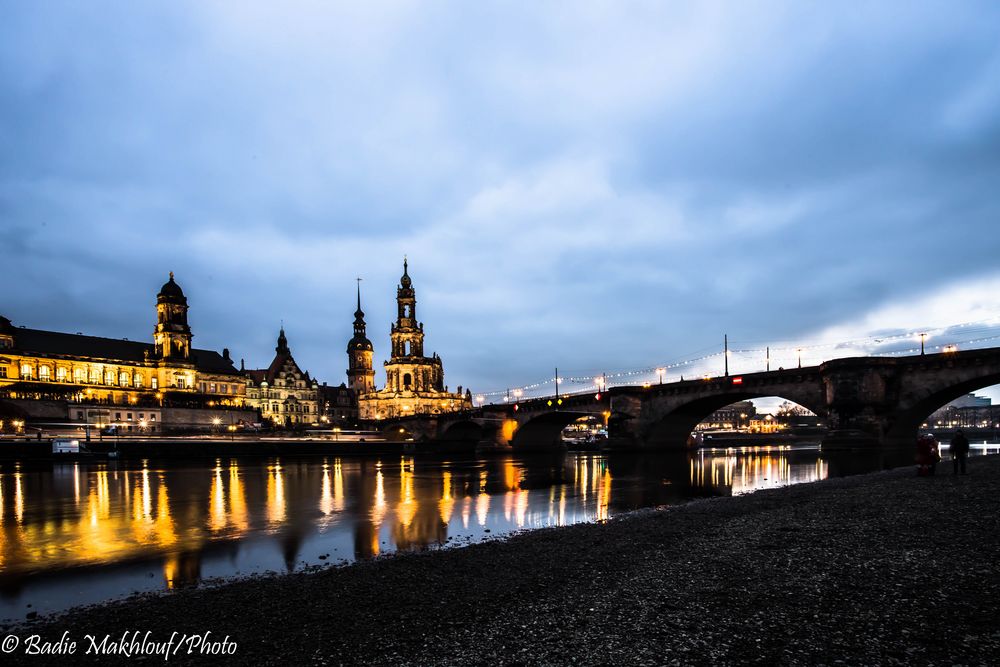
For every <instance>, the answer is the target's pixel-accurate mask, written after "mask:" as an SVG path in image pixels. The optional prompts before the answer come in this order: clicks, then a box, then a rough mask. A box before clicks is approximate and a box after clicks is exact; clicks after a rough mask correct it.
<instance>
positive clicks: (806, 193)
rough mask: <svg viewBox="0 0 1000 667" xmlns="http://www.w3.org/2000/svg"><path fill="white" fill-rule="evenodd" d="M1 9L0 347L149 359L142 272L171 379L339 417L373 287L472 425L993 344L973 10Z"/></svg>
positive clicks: (988, 152) (993, 9) (992, 248)
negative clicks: (716, 374)
mask: <svg viewBox="0 0 1000 667" xmlns="http://www.w3.org/2000/svg"><path fill="white" fill-rule="evenodd" d="M0 8H2V10H0V11H2V20H0V247H2V248H3V260H2V262H0V280H2V291H0V314H3V315H4V316H6V317H9V318H10V319H12V320H13V321H14V323H15V324H18V325H25V326H29V327H35V328H51V329H57V330H64V331H83V332H86V333H90V334H94V335H104V336H111V337H129V338H131V339H133V340H135V339H142V340H145V339H150V338H151V331H152V327H153V324H154V312H153V303H154V296H155V293H156V291H157V289H158V288H159V286H160V285H161V284H162V283H163V282H164V280H165V279H166V276H167V272H168V271H174V272H175V273H176V275H177V280H178V282H179V283H180V284H181V286H182V287H183V288H184V290H185V292H186V294H187V295H188V298H189V302H190V305H191V322H192V326H193V328H194V334H195V343H196V345H198V346H200V347H209V348H214V349H221V348H222V347H224V346H226V347H229V348H230V349H231V350H232V353H233V355H234V356H235V357H236V358H241V357H243V358H246V360H247V364H248V366H255V367H256V366H263V365H265V364H267V363H268V362H269V361H270V358H271V356H272V355H273V347H274V338H275V337H276V335H277V329H278V326H279V322H280V321H281V320H283V321H284V323H285V328H286V331H287V333H288V337H289V342H290V344H291V347H292V351H293V353H294V354H295V356H296V359H297V360H298V361H299V362H300V365H302V366H303V367H304V368H307V369H308V370H310V371H311V372H312V373H313V374H314V375H316V376H318V377H319V378H320V379H321V380H324V381H327V382H330V383H340V382H342V381H344V379H345V376H344V369H345V368H346V363H347V359H346V354H345V347H346V341H347V339H348V338H349V337H350V335H351V321H352V313H353V310H354V298H355V296H354V286H355V283H354V278H355V276H359V275H360V276H361V277H363V278H364V282H363V283H362V291H363V298H364V304H363V305H364V309H365V311H366V313H367V319H368V324H369V337H370V338H371V339H372V341H373V342H374V344H375V350H376V360H379V359H384V358H387V356H388V334H389V323H390V321H391V320H392V319H393V317H394V312H395V310H394V309H395V304H394V303H393V299H394V297H395V287H396V283H397V281H398V277H399V274H400V272H401V263H402V258H403V255H404V253H405V254H407V255H408V256H409V258H410V268H411V275H412V277H413V280H414V287H415V288H416V290H417V299H418V304H419V305H418V314H419V316H420V319H421V320H422V321H423V322H424V323H425V327H426V333H427V343H426V344H427V350H428V352H430V351H432V350H436V351H437V352H438V353H440V354H441V355H442V357H443V359H444V363H445V373H446V381H447V382H448V384H449V385H450V386H452V387H454V386H455V385H458V384H462V385H465V386H470V385H471V386H472V387H473V390H474V391H487V390H492V389H501V388H504V387H507V386H517V385H521V384H526V383H529V382H534V381H537V380H539V379H542V378H545V377H550V376H551V373H552V371H551V369H552V368H553V367H554V366H557V365H558V366H559V367H560V372H561V373H562V372H563V369H565V372H566V373H568V374H571V375H572V374H578V375H581V376H582V375H586V374H588V373H597V372H600V371H602V370H604V371H608V372H611V371H615V370H624V369H634V368H646V367H655V366H660V365H664V364H667V363H669V362H671V361H676V360H679V359H684V358H689V357H697V356H700V355H702V354H704V353H705V351H706V350H707V348H709V347H713V348H714V349H717V348H718V347H719V346H720V345H721V341H722V336H723V334H724V333H728V334H729V336H730V338H731V339H732V340H734V341H735V347H737V348H741V349H742V348H746V349H755V350H756V349H759V348H761V347H763V346H765V345H768V344H771V343H773V344H774V346H775V347H776V348H782V347H783V348H786V349H792V348H794V347H795V346H797V345H800V344H807V343H808V344H819V343H824V344H825V343H831V342H837V341H839V340H849V339H853V338H858V337H866V336H869V335H883V336H890V335H891V334H892V333H905V332H912V331H918V330H922V329H925V328H933V327H941V328H942V329H941V330H936V333H935V338H934V339H932V341H931V342H932V343H934V344H943V343H944V342H952V340H966V339H972V338H974V337H988V335H990V334H991V333H997V331H998V329H1000V326H993V327H990V326H986V325H983V326H979V327H973V329H974V330H975V335H971V334H970V335H966V333H965V332H963V330H955V329H944V327H946V325H951V324H957V323H961V322H969V321H981V320H986V319H989V318H995V317H996V316H997V315H998V314H1000V290H998V286H1000V265H998V263H997V260H996V257H997V254H998V251H1000V234H998V232H997V228H998V221H1000V199H998V196H997V192H998V191H1000V5H998V4H997V3H995V2H912V1H907V2H896V3H889V2H884V3H868V2H855V3H847V4H845V3H795V2H787V3H786V2H739V3H736V2H720V3H713V2H701V3H694V2H690V3H681V2H648V3H647V2H607V3H583V2H565V3H562V2H552V3H520V4H511V3H486V2H476V3H462V2H455V3H447V2H442V3H435V2H392V3H377V2H364V3H351V4H350V5H348V4H346V3H344V4H338V3H328V2H319V1H317V2H283V3H263V2H261V3H244V2H239V3H237V2H232V3H211V2H190V3H186V2H146V3H134V2H119V3H115V2H88V3H69V2H67V3H58V2H46V3H27V2H0ZM994 325H1000V322H998V321H996V320H995V319H994ZM984 332H985V333H984ZM980 334H982V335H980ZM963 336H964V338H963ZM983 344H990V345H995V344H997V343H996V342H987V343H983ZM879 345H880V344H874V343H873V344H872V345H867V344H865V345H859V346H853V347H849V348H848V347H841V348H835V347H832V346H828V347H817V348H811V347H810V348H809V351H808V352H807V355H808V357H807V359H806V361H807V362H812V361H819V360H821V359H823V358H829V357H830V356H839V355H840V354H845V353H854V352H858V353H865V352H867V351H885V348H884V347H879ZM881 345H884V344H881ZM907 345H912V340H911V341H908V342H907ZM873 346H874V347H873ZM855 348H856V349H855ZM714 349H713V350H708V351H714ZM784 354H792V353H791V352H785V353H784ZM376 363H377V362H376ZM710 363H715V362H710ZM734 363H739V364H743V366H744V367H745V368H746V369H747V370H750V369H751V368H752V367H754V366H755V365H756V366H759V365H760V363H761V360H760V355H759V354H758V353H756V352H754V353H747V354H746V355H744V356H742V357H737V359H736V360H734ZM737 370H739V369H737ZM695 371H697V372H702V369H701V368H698V369H695V368H694V367H692V369H691V372H692V373H693V372H695ZM672 372H673V371H672ZM377 381H378V382H379V383H380V384H381V383H382V382H383V381H384V376H381V375H379V376H377Z"/></svg>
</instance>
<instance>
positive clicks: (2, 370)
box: [0, 366, 7, 378]
mask: <svg viewBox="0 0 1000 667" xmlns="http://www.w3.org/2000/svg"><path fill="white" fill-rule="evenodd" d="M5 377H7V367H6V366H0V378H5Z"/></svg>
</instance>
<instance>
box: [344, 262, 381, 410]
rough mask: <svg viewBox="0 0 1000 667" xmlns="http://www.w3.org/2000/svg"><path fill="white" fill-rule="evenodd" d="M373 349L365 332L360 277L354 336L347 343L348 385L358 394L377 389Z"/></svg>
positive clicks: (368, 392)
mask: <svg viewBox="0 0 1000 667" xmlns="http://www.w3.org/2000/svg"><path fill="white" fill-rule="evenodd" d="M373 351H374V348H373V347H372V342H371V341H370V340H368V337H367V335H366V334H365V311H363V310H361V281H360V279H358V309H357V310H356V311H354V338H352V339H351V340H350V341H349V342H348V343H347V364H348V366H347V385H348V386H349V387H350V388H351V389H353V390H354V391H355V392H356V393H357V395H358V396H360V395H362V394H370V393H372V392H374V391H375V370H374V369H373V367H372V356H373Z"/></svg>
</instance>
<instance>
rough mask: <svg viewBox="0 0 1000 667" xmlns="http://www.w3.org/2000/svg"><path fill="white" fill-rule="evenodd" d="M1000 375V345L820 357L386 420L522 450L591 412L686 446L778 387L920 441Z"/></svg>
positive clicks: (414, 432) (826, 412)
mask: <svg viewBox="0 0 1000 667" xmlns="http://www.w3.org/2000/svg"><path fill="white" fill-rule="evenodd" d="M998 383H1000V348H988V349H981V350H967V351H962V352H944V353H940V354H927V355H920V356H912V357H900V358H886V357H856V358H847V359H834V360H832V361H828V362H826V363H823V364H821V365H819V366H811V367H806V368H796V369H789V370H778V371H771V372H765V373H750V374H745V375H739V376H723V377H716V378H709V379H705V380H688V381H682V382H671V383H665V384H659V385H649V386H643V387H614V388H612V389H609V390H608V391H606V392H603V393H598V394H591V393H587V394H573V395H568V396H563V397H561V398H560V399H558V400H554V397H546V398H540V399H533V400H527V401H522V402H520V403H516V404H506V405H488V406H484V407H482V408H479V409H476V410H472V411H467V412H463V413H452V414H446V415H417V416H413V417H407V418H400V419H397V420H394V421H391V422H387V423H386V424H385V428H386V429H387V431H388V430H391V431H398V430H399V429H404V430H405V431H407V432H408V433H409V434H410V435H411V436H412V437H414V438H416V439H431V440H475V441H478V442H482V443H488V444H492V445H494V446H500V447H505V446H509V447H511V448H513V449H515V450H529V449H543V450H544V449H557V448H560V447H561V446H562V443H561V440H560V433H561V432H562V429H563V428H565V427H566V425H568V424H570V423H572V422H573V421H576V420H577V419H580V418H582V417H588V416H598V417H600V418H601V419H602V420H604V422H605V423H606V424H607V427H608V436H609V445H610V447H611V448H620V449H646V448H653V449H666V448H682V447H683V446H684V443H685V441H686V439H687V436H688V434H690V433H691V431H692V430H694V427H695V426H696V425H697V424H698V423H699V422H701V421H702V420H703V419H705V418H706V417H707V416H708V415H710V414H712V413H713V412H714V411H716V410H718V409H719V408H722V407H725V406H726V405H730V404H732V403H736V402H738V401H745V400H750V399H755V398H764V397H768V396H778V397H781V398H784V399H787V400H790V401H793V402H795V403H798V404H799V405H802V406H804V407H806V408H808V409H809V410H811V411H812V412H813V413H815V414H816V415H818V416H819V417H820V418H822V419H823V421H825V422H826V423H827V424H828V426H829V427H830V429H831V434H832V435H833V436H837V435H841V436H849V437H850V438H851V439H853V440H855V441H859V442H860V441H867V442H868V444H881V445H886V446H912V443H913V442H914V441H915V440H916V435H917V429H918V428H919V426H920V424H921V423H922V422H923V421H924V420H925V419H926V418H927V417H928V416H929V415H930V414H931V413H932V412H933V411H934V410H936V409H937V408H939V407H941V406H943V405H945V404H946V403H948V402H950V401H952V400H954V399H956V398H958V397H960V396H963V395H965V394H968V393H970V392H972V391H975V390H977V389H981V388H983V387H988V386H991V385H994V384H998Z"/></svg>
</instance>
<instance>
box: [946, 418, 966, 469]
mask: <svg viewBox="0 0 1000 667" xmlns="http://www.w3.org/2000/svg"><path fill="white" fill-rule="evenodd" d="M950 449H951V465H952V466H953V467H954V469H955V472H954V473H953V474H955V475H957V474H958V469H959V467H961V468H962V474H963V475H964V474H965V460H966V459H967V458H969V439H968V438H966V437H965V434H964V433H962V429H958V430H957V431H955V437H954V438H952V439H951V447H950Z"/></svg>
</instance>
